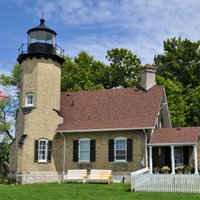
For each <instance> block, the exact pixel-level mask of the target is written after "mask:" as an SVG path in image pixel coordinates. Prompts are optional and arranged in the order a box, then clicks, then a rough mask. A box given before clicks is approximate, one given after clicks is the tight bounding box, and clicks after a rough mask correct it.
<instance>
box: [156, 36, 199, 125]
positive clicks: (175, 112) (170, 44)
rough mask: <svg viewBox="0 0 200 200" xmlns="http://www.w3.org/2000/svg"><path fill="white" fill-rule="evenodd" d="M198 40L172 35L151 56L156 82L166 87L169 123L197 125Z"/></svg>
mask: <svg viewBox="0 0 200 200" xmlns="http://www.w3.org/2000/svg"><path fill="white" fill-rule="evenodd" d="M199 48H200V41H198V42H192V41H190V40H188V39H185V40H182V39H181V37H179V38H178V39H176V38H172V39H168V40H167V41H164V53H163V54H161V55H157V56H155V58H154V65H155V67H156V68H157V74H158V77H157V82H158V84H163V85H164V86H165V88H166V93H167V99H168V103H169V110H170V115H171V120H172V125H173V126H175V127H181V126H200V112H199V109H198V107H199V105H200V94H199V84H200V62H199V61H200V49H199Z"/></svg>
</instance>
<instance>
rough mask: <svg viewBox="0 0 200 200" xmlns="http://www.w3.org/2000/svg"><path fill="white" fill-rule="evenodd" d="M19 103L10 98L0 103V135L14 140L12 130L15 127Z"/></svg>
mask: <svg viewBox="0 0 200 200" xmlns="http://www.w3.org/2000/svg"><path fill="white" fill-rule="evenodd" d="M17 108H18V101H16V100H15V99H12V98H11V97H9V98H8V99H7V100H4V101H0V135H3V136H4V137H8V138H9V139H10V140H11V141H12V140H13V139H14V138H13V135H12V134H11V129H12V127H14V124H15V119H16V112H17Z"/></svg>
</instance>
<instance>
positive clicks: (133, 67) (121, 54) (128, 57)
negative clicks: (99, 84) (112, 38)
mask: <svg viewBox="0 0 200 200" xmlns="http://www.w3.org/2000/svg"><path fill="white" fill-rule="evenodd" d="M106 58H107V59H108V60H109V61H110V66H109V77H110V79H109V81H110V83H109V84H108V85H107V86H106V88H114V87H132V86H139V85H140V70H141V67H142V66H141V61H140V59H139V58H137V56H136V55H134V54H133V53H132V52H131V51H129V50H128V49H125V48H120V49H119V48H114V49H111V50H109V51H107V55H106Z"/></svg>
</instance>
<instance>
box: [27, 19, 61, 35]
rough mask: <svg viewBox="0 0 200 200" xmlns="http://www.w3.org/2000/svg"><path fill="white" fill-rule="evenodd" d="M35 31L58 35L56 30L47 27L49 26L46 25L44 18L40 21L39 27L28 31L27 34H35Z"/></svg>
mask: <svg viewBox="0 0 200 200" xmlns="http://www.w3.org/2000/svg"><path fill="white" fill-rule="evenodd" d="M33 31H47V32H50V33H52V34H54V35H57V34H56V32H55V31H54V30H52V29H50V28H49V27H47V26H46V25H45V20H44V18H41V19H40V25H38V26H36V27H34V28H31V29H29V30H28V31H27V33H28V34H30V33H31V32H33Z"/></svg>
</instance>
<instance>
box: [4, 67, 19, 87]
mask: <svg viewBox="0 0 200 200" xmlns="http://www.w3.org/2000/svg"><path fill="white" fill-rule="evenodd" d="M20 70H21V68H20V65H19V64H15V65H14V67H13V70H12V72H11V75H10V76H7V75H5V74H2V75H1V76H0V85H2V86H5V87H8V86H16V87H17V88H18V89H19V83H20Z"/></svg>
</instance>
